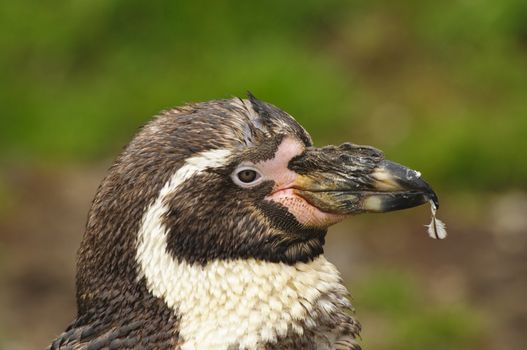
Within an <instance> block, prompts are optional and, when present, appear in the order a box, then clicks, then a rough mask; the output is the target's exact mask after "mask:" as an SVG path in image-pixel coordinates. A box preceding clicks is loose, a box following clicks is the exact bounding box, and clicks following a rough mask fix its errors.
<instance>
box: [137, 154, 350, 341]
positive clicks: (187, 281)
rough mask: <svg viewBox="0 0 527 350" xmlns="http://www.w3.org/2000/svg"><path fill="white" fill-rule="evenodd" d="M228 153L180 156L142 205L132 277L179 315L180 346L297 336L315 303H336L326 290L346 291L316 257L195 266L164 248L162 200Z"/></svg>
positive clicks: (327, 308) (330, 305) (333, 272)
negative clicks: (135, 271) (144, 207)
mask: <svg viewBox="0 0 527 350" xmlns="http://www.w3.org/2000/svg"><path fill="white" fill-rule="evenodd" d="M229 156H230V152H229V151H228V150H214V151H208V152H202V153H200V154H199V155H198V156H194V157H192V158H189V159H187V160H186V161H185V164H184V165H183V166H182V167H181V168H180V169H179V170H177V171H176V173H175V174H174V175H173V176H172V177H171V178H170V180H169V181H168V182H167V183H166V184H165V186H164V187H163V188H162V189H161V191H160V193H159V196H158V198H157V199H156V200H155V201H154V202H153V203H152V204H151V205H150V206H149V207H148V208H147V210H146V212H145V214H144V216H143V221H142V224H141V227H140V229H139V233H138V240H137V242H138V243H137V252H136V259H137V262H138V265H139V270H140V271H138V273H139V278H142V277H144V278H145V280H146V286H147V288H148V290H149V291H150V292H151V293H152V294H153V295H154V296H155V297H158V298H160V299H162V300H164V301H165V302H166V303H167V305H168V306H169V307H170V308H171V309H173V310H174V312H175V313H177V315H178V316H179V317H180V323H179V334H180V336H181V337H182V338H183V339H184V343H183V345H182V349H183V350H188V349H225V350H226V349H228V348H229V346H231V345H236V344H239V348H240V349H252V348H256V347H257V344H258V343H266V342H273V341H276V340H277V338H278V337H281V336H285V335H286V334H287V333H288V332H294V333H297V334H300V335H301V334H303V332H304V326H303V325H305V324H308V325H309V324H315V322H314V321H313V320H312V319H311V317H310V315H311V314H312V311H313V310H314V309H315V308H321V307H323V308H324V309H325V312H331V311H332V310H335V309H336V308H337V306H336V305H334V304H333V303H332V302H331V301H330V300H329V299H328V298H326V297H324V295H325V294H327V293H330V292H334V293H337V294H339V295H345V294H346V293H347V292H346V289H345V288H344V287H343V286H342V285H341V282H340V277H339V274H338V272H337V270H336V268H335V267H334V266H333V265H332V264H331V263H329V262H328V261H327V260H326V259H325V258H324V257H323V256H320V257H318V258H316V259H315V260H313V261H312V262H310V263H297V264H295V265H287V264H283V263H270V262H264V261H258V260H255V259H237V260H226V261H223V260H222V261H220V260H218V261H212V262H210V263H208V264H206V265H205V266H201V265H197V264H196V265H192V264H189V263H187V262H185V261H178V260H177V259H174V258H173V257H172V256H171V255H170V254H169V253H168V252H167V236H168V229H167V228H166V227H165V226H164V225H163V218H164V217H165V216H166V214H167V213H168V211H169V207H168V206H167V204H166V199H167V197H168V196H169V195H170V194H172V193H174V192H175V191H177V189H178V187H179V186H180V185H181V184H183V183H184V182H185V181H186V180H188V179H190V178H191V177H193V176H195V175H197V174H199V173H201V172H203V171H204V170H206V169H210V168H216V167H221V166H223V165H225V164H226V163H227V161H228V159H229Z"/></svg>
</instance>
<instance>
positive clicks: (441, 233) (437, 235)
mask: <svg viewBox="0 0 527 350" xmlns="http://www.w3.org/2000/svg"><path fill="white" fill-rule="evenodd" d="M430 209H431V210H432V221H430V223H429V224H428V225H425V226H426V227H427V231H428V235H429V236H430V237H432V238H433V239H444V238H446V236H447V233H446V225H445V223H444V222H443V221H441V220H439V219H438V218H436V211H437V207H436V205H435V204H434V202H433V201H430Z"/></svg>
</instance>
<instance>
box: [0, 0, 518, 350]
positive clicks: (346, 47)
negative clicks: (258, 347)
mask: <svg viewBox="0 0 527 350" xmlns="http://www.w3.org/2000/svg"><path fill="white" fill-rule="evenodd" d="M0 50H1V54H0V71H1V72H2V77H1V79H0V107H1V111H0V116H1V124H0V277H1V278H2V280H3V282H2V287H1V289H0V322H1V323H0V348H5V349H32V348H43V347H44V346H46V345H47V343H48V341H49V340H51V339H52V338H53V337H54V336H55V335H57V334H58V333H60V331H62V329H63V328H64V327H65V326H66V324H67V322H68V321H69V320H71V319H72V318H73V316H74V299H73V275H74V261H75V251H76V249H77V246H78V243H79V241H80V238H81V235H82V231H83V225H84V221H85V217H86V213H87V210H88V208H89V204H90V200H91V198H92V197H93V195H94V193H95V190H96V187H97V184H98V182H99V181H100V180H101V178H102V177H103V176H104V173H105V169H106V168H107V167H108V166H109V165H110V164H111V161H112V158H114V157H115V156H116V155H117V154H118V152H119V150H120V149H121V148H122V147H123V145H124V144H125V143H126V142H127V141H128V140H129V139H130V138H131V137H132V136H133V134H134V132H135V131H136V130H137V128H138V127H139V126H140V125H141V124H143V123H145V122H146V121H147V120H149V118H150V117H151V116H152V115H154V114H155V113H157V112H158V111H159V110H161V109H165V108H169V107H173V106H177V105H180V104H183V103H185V102H190V101H202V100H209V99H216V98H227V97H231V96H244V94H245V91H246V90H251V91H252V92H253V93H254V94H255V95H256V96H257V97H259V98H260V99H263V100H266V101H268V102H271V103H273V104H275V105H277V106H279V107H281V108H283V109H284V110H286V111H288V112H289V113H290V114H292V115H293V116H295V117H296V119H297V120H298V121H299V122H300V123H301V124H303V125H304V126H305V127H306V129H308V131H310V133H311V135H312V136H313V138H314V140H315V143H316V144H317V145H323V144H326V143H335V144H336V143H340V142H343V141H352V142H354V143H364V144H370V145H373V146H376V147H378V148H380V149H382V150H384V151H385V154H386V155H387V157H388V158H389V159H392V160H395V161H397V162H400V163H403V164H405V165H408V166H410V167H413V168H415V169H418V170H420V171H422V172H423V174H424V176H425V177H426V178H427V179H428V180H429V182H431V183H432V184H433V185H434V187H435V188H436V190H437V191H438V193H439V196H440V198H441V199H442V208H441V210H440V211H439V214H440V215H439V217H441V218H442V219H443V220H444V221H446V223H447V225H448V226H449V228H450V229H449V233H450V236H449V238H448V239H447V240H446V241H445V242H435V241H432V240H430V239H428V238H427V237H426V234H425V229H424V228H423V227H422V224H425V223H427V221H428V220H429V212H428V209H427V208H417V209H413V210H410V211H406V212H401V213H393V214H386V215H382V216H375V215H370V216H363V217H355V218H353V219H350V220H348V222H346V223H343V224H341V225H338V226H337V227H335V228H334V229H333V230H332V231H331V232H330V235H329V237H328V247H327V255H328V256H329V257H330V259H331V260H332V261H334V262H335V264H336V265H337V267H338V268H339V269H340V270H341V271H342V272H343V275H344V278H345V280H346V281H347V283H348V284H349V286H350V290H351V292H352V294H353V295H354V303H355V306H356V308H357V313H358V314H357V317H358V319H359V320H361V321H362V323H363V327H364V332H363V346H364V348H365V349H370V350H382V349H395V350H397V349H519V348H523V347H525V345H526V344H527V337H526V335H525V330H526V329H527V306H526V303H525V302H524V300H525V295H527V192H526V191H527V161H526V160H525V156H524V154H523V152H524V151H526V150H527V2H525V1H524V0H502V1H499V2H498V1H494V2H492V1H483V0H472V1H451V2H439V1H429V0H421V1H417V0H408V1H399V2H394V1H388V0H381V1H371V2H365V1H344V0H326V1H315V0H302V1H300V0H295V1H277V0H272V1H261V2H250V1H232V0H229V1H221V2H220V1H193V2H190V1H188V2H181V1H180V2H177V1H158V2H145V1H138V0H127V1H124V0H121V1H102V0H72V1H68V2H66V1H49V0H48V1H11V2H3V3H2V4H1V5H0Z"/></svg>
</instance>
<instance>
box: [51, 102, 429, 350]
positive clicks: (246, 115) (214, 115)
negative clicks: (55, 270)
mask: <svg viewBox="0 0 527 350" xmlns="http://www.w3.org/2000/svg"><path fill="white" fill-rule="evenodd" d="M429 200H433V201H435V202H437V196H436V194H435V193H434V191H433V190H432V188H431V187H430V186H429V185H428V184H427V183H426V182H425V181H424V180H423V179H422V178H421V176H420V173H418V172H416V171H414V170H412V169H409V168H407V167H405V166H402V165H400V164H397V163H394V162H391V161H389V160H386V159H385V158H384V155H383V153H382V152H381V151H379V150H378V149H375V148H373V147H370V146H361V145H356V144H352V143H344V144H342V145H339V146H326V147H315V146H314V145H313V142H312V139H311V137H310V135H309V134H308V133H307V131H306V130H305V129H304V128H303V127H302V126H301V125H300V124H298V123H297V122H296V121H295V119H293V117H291V116H290V115H289V114H287V113H286V112H284V111H282V110H281V109H279V108H277V107H275V106H273V105H272V104H269V103H266V102H263V101H260V100H258V99H256V98H255V97H254V96H253V95H251V94H249V96H248V98H246V99H240V98H231V99H222V100H213V101H209V102H201V103H192V104H187V105H185V106H182V107H178V108H174V109H170V110H166V111H163V112H161V113H160V114H159V115H157V116H156V117H155V118H153V120H151V121H150V122H148V123H147V124H146V125H144V126H143V127H142V128H141V129H140V130H139V131H138V133H137V135H136V136H135V137H134V138H133V139H132V141H131V142H130V143H129V144H128V145H127V146H126V147H125V149H124V151H123V152H122V153H121V155H120V156H119V157H118V158H117V160H116V161H115V163H114V164H113V165H112V166H111V167H110V169H109V171H108V173H107V176H106V177H105V179H104V180H103V181H102V183H101V185H100V186H99V188H98V190H97V193H96V195H95V198H94V200H93V203H92V206H91V209H90V211H89V214H88V220H87V225H86V231H85V234H84V236H83V240H82V243H81V246H80V249H79V251H78V261H77V275H76V290H77V293H76V298H77V317H76V318H75V320H74V321H73V322H72V323H71V324H70V325H69V326H68V327H67V329H66V330H65V331H64V332H63V333H62V334H60V335H59V336H58V337H57V338H56V339H55V340H54V341H53V342H52V343H51V345H50V346H49V347H48V349H50V350H52V349H72V350H73V349H75V350H81V349H82V350H97V349H177V350H191V349H211V350H232V349H328V350H329V349H354V350H357V349H360V344H359V342H358V338H359V333H360V330H361V327H360V324H359V322H358V321H357V320H356V319H355V316H354V312H353V308H352V305H351V304H350V301H349V292H348V290H347V289H346V287H345V286H344V284H343V281H342V278H341V276H340V274H339V272H338V270H337V268H336V267H335V266H334V265H333V264H331V263H330V262H329V261H328V260H326V258H325V257H324V242H325V237H326V233H327V229H328V227H330V226H331V225H333V224H335V223H337V222H339V221H341V220H343V219H345V218H347V217H349V216H352V215H355V214H359V213H366V212H376V213H380V212H387V211H393V210H399V209H405V208H410V207H415V206H418V205H421V204H424V203H426V202H428V201H429Z"/></svg>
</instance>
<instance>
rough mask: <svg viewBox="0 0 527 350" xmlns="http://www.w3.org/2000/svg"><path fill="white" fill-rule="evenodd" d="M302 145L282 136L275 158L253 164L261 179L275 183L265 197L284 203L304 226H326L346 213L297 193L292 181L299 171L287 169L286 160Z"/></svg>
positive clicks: (300, 152) (298, 150)
mask: <svg viewBox="0 0 527 350" xmlns="http://www.w3.org/2000/svg"><path fill="white" fill-rule="evenodd" d="M304 148H305V146H304V145H303V144H302V143H301V142H300V141H298V140H296V139H294V138H289V137H287V138H284V139H283V141H282V143H281V144H280V145H279V146H278V149H277V151H276V153H275V156H274V158H272V159H269V160H266V161H263V162H260V163H256V164H255V166H256V167H257V168H258V169H259V170H260V171H261V173H262V176H263V177H264V180H273V181H274V182H275V186H274V187H273V191H272V193H271V194H270V195H268V196H267V197H266V200H270V201H274V202H276V203H280V204H282V205H283V206H285V207H286V208H287V209H288V211H289V212H290V213H291V214H293V215H294V216H295V218H296V219H297V221H298V222H299V223H301V224H302V225H305V226H306V227H321V228H326V227H328V226H331V225H333V224H335V223H337V222H339V221H341V220H343V219H344V218H345V217H346V216H345V215H338V214H331V213H326V212H324V211H322V210H320V209H318V208H317V207H315V206H313V205H311V204H310V203H309V202H307V201H306V200H305V199H304V198H303V197H302V196H300V195H299V194H298V192H297V191H296V190H295V188H299V185H298V184H296V183H295V181H296V180H297V178H298V177H299V175H298V174H297V173H295V172H294V171H292V170H290V169H288V167H287V165H288V164H289V161H290V160H291V159H292V158H293V157H295V156H297V155H300V154H302V152H303V151H304Z"/></svg>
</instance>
